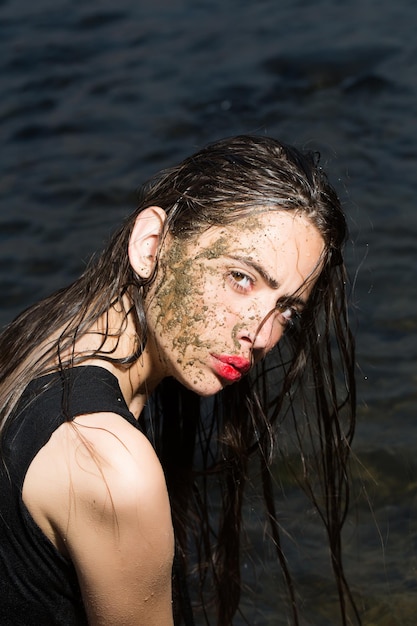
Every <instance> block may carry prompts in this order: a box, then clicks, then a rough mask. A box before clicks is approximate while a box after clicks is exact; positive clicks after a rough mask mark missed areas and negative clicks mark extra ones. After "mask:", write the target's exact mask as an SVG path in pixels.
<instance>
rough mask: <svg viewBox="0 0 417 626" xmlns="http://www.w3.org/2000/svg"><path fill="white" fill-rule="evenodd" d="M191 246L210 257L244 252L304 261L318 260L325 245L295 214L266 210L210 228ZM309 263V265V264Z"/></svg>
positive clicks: (296, 213)
mask: <svg viewBox="0 0 417 626" xmlns="http://www.w3.org/2000/svg"><path fill="white" fill-rule="evenodd" d="M192 247H193V248H194V252H196V251H197V250H198V249H200V250H207V251H208V250H211V254H212V256H213V257H215V256H219V257H220V256H221V255H222V254H228V253H230V251H231V250H232V249H233V250H236V251H237V252H241V253H243V252H246V253H247V254H250V255H251V254H255V255H256V256H262V257H265V258H269V260H270V261H271V262H272V257H274V255H277V254H278V255H280V256H281V255H282V254H285V255H286V256H287V257H288V256H289V257H294V258H297V259H298V261H301V260H302V257H303V258H305V259H306V261H307V262H309V261H310V260H312V259H313V258H314V259H315V260H316V261H318V258H319V257H320V255H321V254H322V252H323V249H324V242H323V238H322V236H321V234H320V233H319V231H318V230H317V228H316V226H315V225H314V224H312V222H310V221H309V220H308V219H307V218H306V217H304V216H303V215H302V214H301V213H299V212H296V211H268V212H262V213H259V214H256V215H251V216H249V217H244V218H241V219H238V220H236V221H235V222H233V224H228V225H225V226H212V227H210V228H209V229H207V230H206V231H205V232H203V233H202V234H200V235H199V236H197V237H196V238H195V239H194V240H193V242H192ZM308 264H309V263H308Z"/></svg>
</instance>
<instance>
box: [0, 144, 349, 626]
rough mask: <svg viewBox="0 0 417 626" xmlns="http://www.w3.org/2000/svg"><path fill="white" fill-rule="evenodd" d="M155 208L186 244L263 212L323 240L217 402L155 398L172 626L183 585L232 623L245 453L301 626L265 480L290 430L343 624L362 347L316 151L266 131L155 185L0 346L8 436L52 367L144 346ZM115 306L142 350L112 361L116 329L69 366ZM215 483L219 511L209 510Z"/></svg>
mask: <svg viewBox="0 0 417 626" xmlns="http://www.w3.org/2000/svg"><path fill="white" fill-rule="evenodd" d="M152 205H157V206H159V207H161V208H162V209H163V210H164V211H165V212H166V214H167V220H166V225H165V228H166V231H167V232H169V233H170V234H171V235H172V236H173V237H174V238H176V239H178V240H184V241H186V240H190V239H192V238H193V237H194V236H196V235H198V234H200V233H201V232H203V231H204V230H206V229H207V228H209V227H210V226H220V225H227V224H233V222H235V221H236V220H237V219H239V218H243V217H247V216H251V215H253V214H255V213H262V212H265V211H293V212H297V213H299V214H301V215H303V216H305V217H306V218H307V219H308V220H309V221H310V222H311V223H312V224H313V225H314V226H315V227H316V228H317V229H318V231H319V232H320V234H321V236H322V238H323V241H324V244H325V248H324V252H323V255H322V259H321V271H320V274H319V277H318V279H317V281H316V283H315V285H314V287H313V290H312V292H311V295H310V297H309V300H308V302H307V306H306V308H305V310H304V311H303V314H302V318H301V320H300V322H299V323H298V324H296V325H295V326H294V327H293V328H291V329H290V331H289V332H288V333H287V334H286V336H285V338H284V339H283V340H281V341H280V343H279V345H278V346H277V347H276V348H275V349H274V350H272V352H271V353H270V355H269V356H268V357H267V358H266V359H265V360H264V361H263V362H262V363H261V364H259V365H258V366H257V367H256V368H255V369H254V371H253V372H252V373H251V374H250V375H249V376H247V377H245V378H244V379H242V380H241V381H240V382H239V383H236V384H234V385H233V386H231V387H228V388H226V389H225V390H224V391H222V392H221V393H220V394H218V395H217V396H216V397H215V398H213V399H210V400H207V399H206V400H202V399H201V398H199V397H198V396H196V395H195V394H194V393H193V392H192V391H190V390H187V389H185V388H184V387H182V386H181V385H180V384H179V383H178V382H177V381H175V380H173V379H166V380H165V381H163V382H162V383H161V385H160V386H159V387H158V389H157V391H156V392H155V394H154V398H153V404H152V406H153V412H152V416H151V418H150V419H148V420H147V422H148V426H149V433H150V436H151V437H152V438H153V442H154V445H155V448H156V450H157V453H158V455H159V458H160V460H161V463H162V465H163V467H164V470H165V473H166V477H167V485H168V490H169V494H170V499H171V503H172V511H173V523H174V528H175V532H176V539H177V559H176V568H175V577H174V590H175V595H176V602H175V617H176V623H178V624H180V623H183V622H182V621H181V620H184V619H185V620H186V623H187V619H191V618H189V617H187V616H189V614H190V608H189V601H188V597H187V593H186V591H185V590H186V588H187V577H188V580H189V586H191V588H192V592H191V596H192V597H194V594H197V595H198V596H199V601H198V602H199V604H200V609H201V611H202V614H203V615H206V619H207V623H209V620H210V623H213V622H212V621H211V619H212V617H209V616H208V615H209V614H208V613H207V612H206V607H207V606H208V604H207V602H208V601H207V597H209V598H210V597H213V598H214V606H215V608H214V609H213V611H214V614H215V615H216V618H215V619H216V620H217V624H219V626H226V625H228V624H231V623H232V618H233V615H234V614H235V613H236V611H237V609H238V607H239V599H240V592H241V577H240V552H241V545H240V544H241V542H240V539H241V531H242V506H243V501H244V490H245V485H246V482H247V476H248V469H249V465H250V463H249V462H250V459H257V462H258V463H259V468H260V477H261V484H262V492H263V496H264V501H265V510H266V519H267V521H268V523H269V525H270V535H271V538H272V542H273V545H274V546H275V549H276V553H277V558H278V560H279V562H280V564H281V567H282V570H283V574H284V578H285V581H286V583H287V587H288V592H289V595H290V603H289V606H290V612H291V614H292V619H293V623H294V624H298V623H299V615H298V609H297V603H296V592H295V587H294V582H293V579H292V576H291V573H290V568H289V566H288V564H287V561H286V557H285V555H284V553H283V550H282V547H281V539H280V520H279V519H278V516H277V512H276V510H275V497H274V495H273V480H272V474H271V463H272V461H273V459H274V458H276V455H277V454H279V453H282V454H283V455H284V454H285V450H284V446H283V444H282V441H285V428H286V427H287V426H288V427H289V430H291V431H292V432H293V433H295V439H296V441H297V446H298V455H299V460H300V461H299V462H300V466H301V468H302V470H301V472H300V471H299V470H296V469H294V470H293V471H294V473H295V474H296V475H297V477H298V478H299V481H300V485H301V486H302V488H303V489H304V490H305V491H306V492H307V494H308V495H309V497H310V498H311V500H312V502H313V503H314V505H315V507H316V509H317V511H318V513H319V515H320V517H321V518H322V520H323V523H324V527H325V530H326V533H327V536H328V541H329V546H330V559H331V564H332V567H333V570H334V573H335V580H336V585H337V589H338V593H339V599H340V606H341V616H342V617H341V619H342V624H347V623H348V619H349V617H348V616H349V614H353V616H354V618H355V619H356V620H357V622H359V621H360V620H359V616H358V613H357V610H356V607H355V603H354V599H353V597H352V594H351V592H350V590H349V586H348V584H347V582H346V580H345V576H344V571H343V563H342V546H341V530H342V526H343V523H344V520H345V517H346V513H347V508H348V503H349V482H348V458H349V451H350V444H351V440H352V437H353V432H354V424H355V381H354V342H353V339H352V335H351V332H350V330H349V325H348V314H347V304H346V294H345V286H346V283H347V276H346V271H345V267H344V265H343V260H342V250H343V246H344V243H345V241H346V237H347V227H346V221H345V217H344V214H343V211H342V209H341V206H340V202H339V200H338V198H337V195H336V193H335V191H334V189H333V188H332V187H331V185H330V184H329V183H328V180H327V178H326V175H325V174H324V172H323V171H322V169H321V167H320V166H319V164H318V156H317V155H316V154H312V153H302V152H300V151H298V150H297V149H295V148H293V147H290V146H288V145H285V144H283V143H280V142H278V141H277V140H275V139H272V138H268V137H258V136H238V137H234V138H230V139H224V140H222V141H219V142H216V143H214V144H211V145H209V146H207V147H205V148H204V149H202V150H200V151H199V152H197V153H196V154H194V155H192V156H191V157H189V158H187V159H185V160H184V161H183V162H182V163H181V164H179V165H178V166H176V167H173V168H170V169H167V170H164V171H162V172H161V173H159V174H157V175H156V176H155V177H154V178H153V179H151V180H150V181H149V182H148V183H146V184H145V185H144V186H143V187H142V189H141V191H140V197H139V204H138V208H137V210H136V211H135V212H134V213H133V214H132V215H131V216H129V218H128V219H127V220H126V221H125V223H124V224H123V225H122V226H121V228H120V229H119V230H118V231H117V232H116V233H115V234H114V236H113V237H112V239H111V241H110V243H109V245H108V246H107V248H106V249H105V250H104V252H103V253H102V254H101V255H100V256H99V257H98V258H96V259H93V260H92V261H91V263H90V264H89V266H88V267H87V269H86V271H85V272H84V273H83V275H82V276H81V277H80V278H79V279H78V280H76V281H75V282H74V283H73V284H72V285H70V286H69V287H66V288H64V289H62V290H60V291H58V292H56V293H55V294H53V295H52V296H50V297H49V298H46V299H45V300H43V301H41V302H39V303H38V304H35V305H34V306H32V307H30V308H29V309H28V310H26V311H25V312H23V313H22V314H21V315H20V316H19V317H18V318H16V320H15V321H14V322H12V323H11V324H10V325H9V326H8V327H7V328H6V329H5V331H4V332H3V334H2V335H1V336H0V372H1V373H0V406H1V408H0V410H1V428H4V427H5V425H7V422H8V420H9V419H13V409H14V407H15V406H16V403H17V402H18V400H19V398H20V396H21V394H22V392H23V390H24V388H25V386H26V385H27V384H28V382H29V381H30V380H32V379H33V378H35V377H36V376H38V375H40V374H43V373H46V372H49V371H52V370H53V369H54V368H55V369H56V365H54V364H55V363H56V362H57V361H58V362H59V363H60V368H61V369H62V370H65V368H68V367H72V366H74V365H77V364H79V363H82V362H83V361H85V360H87V359H89V358H91V357H92V356H94V358H96V359H97V358H100V359H104V360H107V361H111V362H115V363H117V364H118V366H119V367H127V366H129V365H130V364H131V363H134V362H135V361H136V360H137V359H138V358H139V356H140V354H141V352H142V350H143V346H144V345H145V344H146V317H145V312H144V298H145V297H146V293H147V288H148V287H149V285H150V284H151V283H152V281H153V280H154V279H155V276H156V275H157V274H158V264H157V265H156V268H155V272H154V274H153V275H152V276H151V277H150V278H149V279H147V280H143V279H140V278H139V277H138V276H137V275H136V274H135V273H134V271H133V269H132V267H131V266H130V263H129V259H128V255H127V249H128V243H129V238H130V235H131V232H132V229H133V226H134V224H135V220H136V218H137V216H138V215H139V214H140V212H141V211H142V210H143V209H145V208H147V207H149V206H152ZM126 296H128V298H126ZM126 302H128V303H129V304H128V307H126ZM112 305H113V306H117V308H118V310H121V311H123V312H124V316H125V318H124V320H122V322H121V325H120V329H119V330H118V331H114V330H112V331H111V332H112V336H113V337H115V338H116V339H117V338H118V337H121V336H122V334H123V330H124V323H125V321H126V318H127V316H131V317H132V318H133V319H134V323H135V325H136V329H137V345H136V349H135V351H134V352H133V353H132V354H128V355H126V356H125V357H124V358H123V359H117V360H116V359H115V358H114V356H113V353H112V352H111V353H109V352H105V351H104V345H105V344H106V339H107V338H108V337H109V336H110V331H109V330H108V327H107V331H105V332H104V333H103V339H102V345H101V348H102V349H98V350H97V352H96V353H95V354H94V355H91V353H90V354H85V355H76V356H75V355H74V353H72V356H70V357H66V358H65V359H64V358H63V356H62V355H63V354H64V353H66V354H68V351H69V352H70V353H71V349H72V348H73V347H74V345H75V342H76V341H77V340H78V339H79V338H80V337H82V336H83V335H84V334H85V333H86V332H88V330H89V329H90V328H91V326H92V325H93V324H94V323H95V322H96V321H97V320H98V319H100V318H102V317H103V316H104V318H106V316H108V315H109V310H110V308H111V307H112ZM115 345H116V347H117V341H116V344H115ZM115 349H116V348H115ZM35 353H36V355H37V356H36V357H35V356H34V355H35ZM277 432H280V433H281V434H280V437H279V438H278V439H277V438H276V433H277ZM283 433H284V434H283ZM213 489H215V490H217V495H218V501H219V506H220V513H219V514H218V515H217V514H215V513H214V509H213V507H212V506H211V504H210V501H211V500H212V499H213V496H212V495H210V490H213ZM196 581H198V582H196Z"/></svg>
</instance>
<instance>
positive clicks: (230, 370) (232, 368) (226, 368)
mask: <svg viewBox="0 0 417 626" xmlns="http://www.w3.org/2000/svg"><path fill="white" fill-rule="evenodd" d="M211 356H212V357H213V363H214V369H215V370H216V373H217V374H218V375H219V376H220V377H221V378H224V379H226V380H229V381H232V382H234V381H237V380H239V379H240V378H242V376H243V375H244V374H246V373H247V372H248V371H249V370H250V366H251V364H250V361H249V360H248V359H245V358H244V357H242V356H236V355H230V354H212V355H211Z"/></svg>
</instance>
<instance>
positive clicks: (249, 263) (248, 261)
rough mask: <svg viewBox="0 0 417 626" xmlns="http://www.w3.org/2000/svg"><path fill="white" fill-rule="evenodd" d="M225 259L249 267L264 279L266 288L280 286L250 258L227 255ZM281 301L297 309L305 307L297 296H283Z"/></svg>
mask: <svg viewBox="0 0 417 626" xmlns="http://www.w3.org/2000/svg"><path fill="white" fill-rule="evenodd" d="M227 257H228V258H229V259H233V260H234V261H239V262H241V263H244V264H245V265H247V266H248V267H251V268H252V269H254V270H255V271H256V272H257V273H258V274H259V275H260V276H261V277H262V278H263V279H264V281H265V282H266V284H267V285H268V287H270V288H271V289H279V288H280V286H281V285H280V284H279V282H278V281H277V280H275V278H273V277H272V276H271V275H270V274H269V272H267V271H266V269H265V268H264V267H262V265H259V263H257V262H256V261H254V260H253V259H252V257H250V256H240V255H235V254H228V255H227ZM281 300H283V301H285V302H287V303H288V304H295V305H298V306H299V307H305V305H306V301H305V300H304V299H303V298H300V297H299V296H292V295H287V296H283V297H282V298H281Z"/></svg>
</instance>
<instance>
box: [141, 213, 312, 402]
mask: <svg viewBox="0 0 417 626" xmlns="http://www.w3.org/2000/svg"><path fill="white" fill-rule="evenodd" d="M309 229H312V232H311V233H310V231H309ZM309 241H311V246H312V247H311V250H310V243H309ZM316 250H317V255H316ZM321 251H322V240H321V237H320V235H319V234H318V232H317V231H316V230H315V229H314V228H313V227H311V225H308V224H306V223H305V222H304V221H303V220H298V219H295V220H294V218H293V217H291V216H290V215H288V214H287V215H283V214H282V213H281V214H279V213H278V212H271V213H267V214H265V213H264V214H261V215H256V216H254V217H251V218H248V219H243V220H237V221H236V222H235V223H234V224H232V225H227V226H223V227H212V228H210V229H208V230H207V231H205V232H204V233H203V234H202V235H200V236H198V237H194V238H192V239H191V238H190V239H187V240H185V241H184V240H179V239H176V238H174V237H169V238H168V239H167V240H166V242H165V243H164V245H163V247H162V250H161V254H160V260H159V266H158V273H157V277H156V280H155V282H154V283H153V284H152V285H151V286H150V288H149V291H148V293H147V295H146V297H145V309H146V317H147V321H148V336H149V352H150V353H151V354H152V359H153V361H152V364H153V366H154V367H155V368H156V370H158V372H157V375H159V376H160V377H163V376H174V377H175V378H177V379H179V380H180V381H181V382H184V384H186V385H188V386H189V387H192V388H196V390H197V392H198V393H201V394H203V393H204V394H205V393H209V390H210V393H215V392H216V391H218V390H219V389H221V388H222V386H224V384H228V382H230V381H226V382H224V381H223V380H222V376H221V375H220V376H219V372H218V371H215V369H216V368H215V367H214V368H213V359H216V358H217V357H216V355H217V356H219V355H221V356H222V358H223V357H225V358H226V361H227V360H230V358H232V357H233V358H234V359H235V360H236V357H239V358H240V359H241V360H242V362H246V363H248V362H249V363H250V362H252V359H253V357H254V355H253V350H255V349H256V360H259V358H263V356H264V355H265V354H266V353H267V352H268V351H269V350H270V349H271V348H272V347H273V345H275V343H276V342H277V341H278V340H279V338H280V337H281V335H282V332H283V326H284V324H285V318H284V315H282V314H280V312H279V310H278V309H277V308H276V304H277V301H278V300H279V298H280V297H282V296H285V295H287V294H289V293H293V292H294V291H296V290H297V289H299V288H300V285H303V282H304V280H305V278H306V276H307V272H309V271H311V269H312V268H313V267H314V264H315V263H316V262H317V258H318V256H319V255H320V253H321ZM304 268H306V269H304ZM281 285H282V288H281ZM271 313H272V314H271ZM260 335H261V336H260ZM258 336H260V337H258ZM255 340H256V345H255V343H254V342H255ZM218 369H219V368H217V370H218ZM243 369H244V370H245V371H246V370H247V367H244V368H243ZM219 378H220V380H219Z"/></svg>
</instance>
